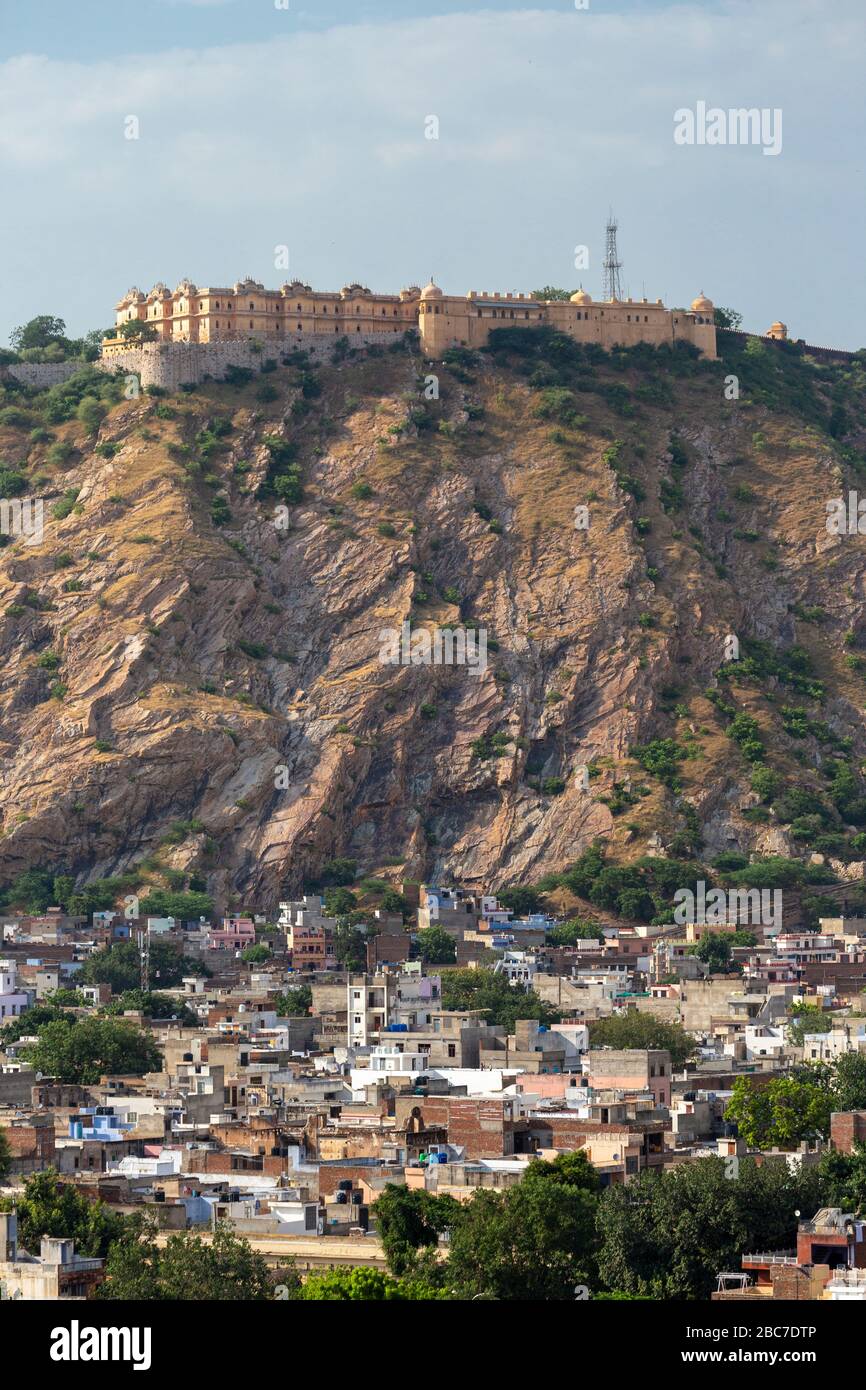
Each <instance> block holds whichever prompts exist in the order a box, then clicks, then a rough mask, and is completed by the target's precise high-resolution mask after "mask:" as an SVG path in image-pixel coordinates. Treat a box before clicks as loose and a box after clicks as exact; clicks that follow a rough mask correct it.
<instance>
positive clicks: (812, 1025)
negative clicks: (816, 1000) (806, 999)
mask: <svg viewBox="0 0 866 1390" xmlns="http://www.w3.org/2000/svg"><path fill="white" fill-rule="evenodd" d="M788 1019H789V1023H788V1042H790V1043H793V1044H794V1046H795V1047H802V1046H803V1042H804V1040H805V1037H806V1034H807V1033H829V1031H830V1029H831V1028H832V1027H833V1019H832V1017H831V1016H830V1015H829V1014H828V1013H827V1012H826V1010H825V1009H819V1008H818V1006H817V1005H816V1004H792V1005H791V1007H790V1008H789V1010H788Z"/></svg>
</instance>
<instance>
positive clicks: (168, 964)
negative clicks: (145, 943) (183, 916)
mask: <svg viewBox="0 0 866 1390" xmlns="http://www.w3.org/2000/svg"><path fill="white" fill-rule="evenodd" d="M208 973H209V972H208V970H207V967H206V966H204V965H203V964H202V963H201V961H199V960H197V959H196V958H195V957H193V956H184V955H181V953H180V951H178V950H177V949H176V948H175V947H174V946H173V945H171V944H170V943H169V942H168V941H154V940H151V943H150V978H149V984H150V985H151V986H157V987H158V988H159V989H172V988H173V987H174V986H175V985H179V984H180V983H181V981H182V980H183V977H184V975H207V974H208ZM78 978H79V979H80V980H82V981H83V982H84V984H88V985H98V984H106V985H111V988H112V990H113V992H114V993H115V994H123V993H125V992H126V991H128V990H135V989H138V988H139V987H140V984H141V959H140V956H139V953H138V947H137V946H136V944H135V942H134V941H118V942H116V943H115V944H114V945H113V946H103V947H102V949H101V950H99V951H96V952H94V954H93V955H92V956H91V957H90V958H89V960H86V961H85V962H84V965H83V966H82V968H81V970H80V971H79V975H78Z"/></svg>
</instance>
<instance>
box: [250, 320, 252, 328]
mask: <svg viewBox="0 0 866 1390" xmlns="http://www.w3.org/2000/svg"><path fill="white" fill-rule="evenodd" d="M252 326H253V321H252V319H250V328H252Z"/></svg>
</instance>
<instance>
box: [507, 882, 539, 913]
mask: <svg viewBox="0 0 866 1390" xmlns="http://www.w3.org/2000/svg"><path fill="white" fill-rule="evenodd" d="M496 897H497V900H498V902H499V903H501V905H502V906H503V907H506V908H508V910H509V912H513V913H514V914H515V916H517V917H526V916H528V915H529V913H531V912H540V911H541V909H542V906H543V904H542V898H541V894H540V893H539V891H538V889H537V888H528V887H524V888H521V887H519V886H515V887H513V888H502V889H500V891H499V892H498V893H497V894H496Z"/></svg>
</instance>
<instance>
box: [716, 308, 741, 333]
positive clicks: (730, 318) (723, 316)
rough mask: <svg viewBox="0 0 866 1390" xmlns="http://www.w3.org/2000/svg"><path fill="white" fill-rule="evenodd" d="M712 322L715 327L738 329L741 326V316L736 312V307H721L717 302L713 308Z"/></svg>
mask: <svg viewBox="0 0 866 1390" xmlns="http://www.w3.org/2000/svg"><path fill="white" fill-rule="evenodd" d="M713 322H714V323H715V325H716V328H736V329H740V328H742V326H743V316H742V314H738V313H737V311H736V309H723V308H722V306H721V305H720V304H717V305H716V307H715V308H714V309H713Z"/></svg>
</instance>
